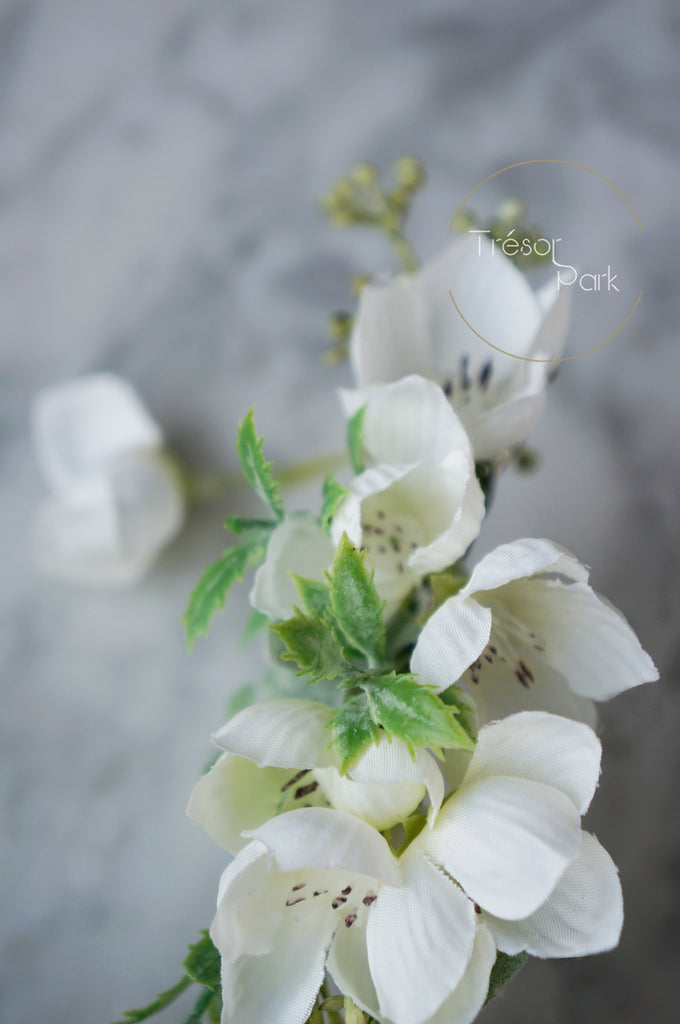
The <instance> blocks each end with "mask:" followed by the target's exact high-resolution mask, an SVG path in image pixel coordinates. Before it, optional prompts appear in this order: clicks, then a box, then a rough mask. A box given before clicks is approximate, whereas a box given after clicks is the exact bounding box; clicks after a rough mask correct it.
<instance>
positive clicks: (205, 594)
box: [184, 534, 267, 650]
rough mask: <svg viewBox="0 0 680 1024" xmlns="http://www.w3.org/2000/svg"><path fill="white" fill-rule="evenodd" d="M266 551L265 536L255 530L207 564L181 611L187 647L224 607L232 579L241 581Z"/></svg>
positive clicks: (231, 585)
mask: <svg viewBox="0 0 680 1024" xmlns="http://www.w3.org/2000/svg"><path fill="white" fill-rule="evenodd" d="M266 552H267V543H266V540H262V537H261V535H260V534H255V535H253V536H252V537H250V538H248V539H247V540H245V541H244V542H243V544H238V545H236V547H233V548H228V549H227V550H226V551H225V552H224V554H223V555H222V557H221V558H219V559H218V560H217V561H216V562H214V563H213V564H212V565H210V566H208V568H207V569H206V570H205V572H204V573H203V575H202V576H201V578H200V580H199V581H198V584H197V586H196V587H195V589H194V590H193V591H192V593H191V596H190V597H189V604H188V606H187V610H186V612H185V615H184V628H185V631H186V637H187V646H188V648H189V650H191V648H192V647H193V646H194V644H195V643H196V641H197V640H198V638H199V636H202V635H205V634H207V632H208V629H209V628H210V622H211V620H212V617H213V615H214V614H215V612H217V611H219V610H220V609H221V608H224V601H225V598H226V596H227V594H228V592H229V591H230V590H231V588H232V587H233V585H234V583H239V582H241V581H242V580H243V577H244V575H245V573H246V572H247V571H248V570H249V569H254V568H256V567H257V566H258V565H259V564H260V562H261V561H262V560H263V559H264V556H265V554H266Z"/></svg>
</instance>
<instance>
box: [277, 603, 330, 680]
mask: <svg viewBox="0 0 680 1024" xmlns="http://www.w3.org/2000/svg"><path fill="white" fill-rule="evenodd" d="M272 630H273V631H274V632H275V633H276V634H277V635H278V636H280V637H281V639H282V640H283V642H284V644H285V645H286V647H287V649H288V653H287V654H284V655H283V657H284V658H285V659H286V660H292V661H295V662H297V665H298V667H299V669H300V672H299V674H300V675H308V676H309V682H310V683H314V682H316V681H317V680H319V679H337V678H338V677H339V676H344V675H346V674H347V671H348V665H347V662H346V661H345V657H344V654H343V649H342V644H341V643H340V641H339V639H338V637H337V636H336V634H335V632H334V630H333V629H332V627H331V626H330V625H329V623H328V622H326V621H325V620H324V619H321V618H320V617H319V616H318V615H304V614H303V613H302V612H301V611H300V610H299V609H296V610H295V615H294V616H293V617H292V619H286V621H285V622H279V623H278V624H277V625H276V626H272Z"/></svg>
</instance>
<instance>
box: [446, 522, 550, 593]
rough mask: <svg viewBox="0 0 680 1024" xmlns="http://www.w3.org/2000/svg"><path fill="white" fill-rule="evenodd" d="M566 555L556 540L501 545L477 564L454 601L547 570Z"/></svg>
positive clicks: (521, 541) (527, 539)
mask: <svg viewBox="0 0 680 1024" xmlns="http://www.w3.org/2000/svg"><path fill="white" fill-rule="evenodd" d="M563 554H564V551H563V549H562V548H560V547H558V546H557V545H556V544H553V543H552V541H549V540H536V539H534V538H533V537H528V538H526V537H525V538H524V539H523V540H514V541H511V542H510V543H509V544H500V545H499V546H498V547H497V548H494V550H493V551H490V552H489V554H488V555H485V556H484V558H483V559H482V560H481V562H478V563H477V565H476V566H475V568H474V570H473V572H472V576H471V577H470V579H469V580H468V582H467V584H466V585H465V587H463V589H462V590H461V592H460V594H459V595H457V596H456V598H454V599H453V600H463V599H464V598H465V597H468V596H471V595H473V594H476V593H479V592H480V591H486V590H497V589H498V588H499V587H502V586H505V584H506V583H509V582H510V581H511V580H519V579H523V578H524V577H525V576H532V575H533V574H534V573H537V572H547V571H548V570H550V569H551V568H553V567H554V566H555V564H556V563H557V562H558V561H559V559H560V558H561V557H562V556H563Z"/></svg>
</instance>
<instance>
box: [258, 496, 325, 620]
mask: <svg viewBox="0 0 680 1024" xmlns="http://www.w3.org/2000/svg"><path fill="white" fill-rule="evenodd" d="M332 561H333V545H332V544H331V542H330V540H329V539H328V537H327V536H326V534H325V533H324V531H323V530H322V528H321V526H320V525H319V523H318V522H317V521H316V520H315V519H313V518H312V516H308V515H304V514H303V515H293V516H288V517H287V518H286V519H284V520H283V522H282V523H281V524H280V525H279V526H277V527H276V529H275V530H274V531H273V533H272V535H271V537H270V538H269V544H268V545H267V557H266V558H265V560H264V562H263V564H262V565H261V566H260V568H259V569H258V570H257V572H256V573H255V583H254V585H253V589H252V591H251V594H250V601H251V604H252V605H253V607H255V608H257V610H258V611H259V612H262V613H263V614H264V615H268V616H269V617H270V618H271V619H288V618H290V616H291V615H292V614H293V605H296V606H299V605H300V597H299V594H298V592H297V588H296V586H295V583H294V582H293V579H292V577H291V572H294V573H296V574H297V575H298V576H306V577H307V578H309V579H317V580H321V579H323V572H324V569H327V568H328V567H329V565H330V564H331V562H332Z"/></svg>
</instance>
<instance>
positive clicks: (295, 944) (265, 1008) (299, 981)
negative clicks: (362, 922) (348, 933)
mask: <svg viewBox="0 0 680 1024" xmlns="http://www.w3.org/2000/svg"><path fill="white" fill-rule="evenodd" d="M332 930H333V922H332V919H330V918H329V915H327V914H326V915H324V914H323V913H322V911H321V909H319V910H316V909H314V910H312V911H311V913H310V914H308V916H307V917H306V919H305V920H303V921H300V920H298V919H296V918H295V917H294V915H292V914H287V915H283V916H282V918H281V919H280V921H279V925H278V928H277V930H276V934H275V936H274V938H273V942H272V948H271V951H270V952H269V953H267V954H265V955H261V956H247V955H246V956H241V957H239V958H238V960H236V961H235V962H234V963H230V962H228V961H227V960H226V959H224V958H223V960H222V1019H223V1020H225V1021H229V1024H304V1022H305V1021H306V1020H307V1018H308V1017H309V1014H310V1013H311V1010H312V1007H313V1005H314V1002H315V1000H316V996H317V993H318V991H319V988H320V986H321V983H322V981H323V976H324V964H325V960H326V953H327V949H328V945H329V943H330V940H331V937H332Z"/></svg>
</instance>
